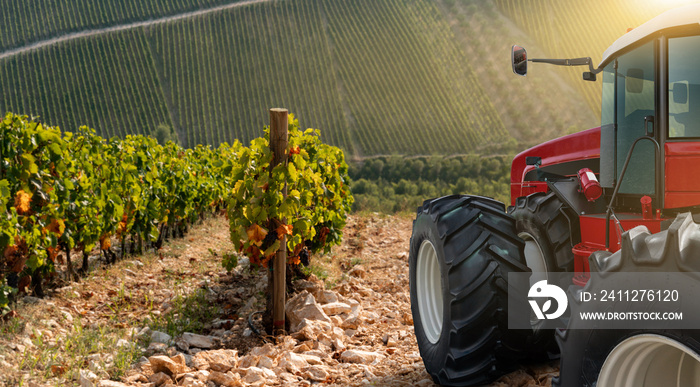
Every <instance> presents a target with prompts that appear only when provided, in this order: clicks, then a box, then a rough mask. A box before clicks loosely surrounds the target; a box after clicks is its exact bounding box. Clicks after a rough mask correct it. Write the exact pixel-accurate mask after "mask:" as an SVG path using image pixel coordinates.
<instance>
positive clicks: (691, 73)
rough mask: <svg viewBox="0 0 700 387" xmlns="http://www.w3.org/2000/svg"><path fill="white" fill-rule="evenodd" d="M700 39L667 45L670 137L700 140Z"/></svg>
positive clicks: (685, 39)
mask: <svg viewBox="0 0 700 387" xmlns="http://www.w3.org/2000/svg"><path fill="white" fill-rule="evenodd" d="M698 58H700V37H698V36H688V37H683V38H674V39H669V41H668V82H669V90H668V93H669V94H668V101H669V106H668V110H669V111H668V112H669V117H668V136H669V138H682V137H700V70H698V64H697V61H698Z"/></svg>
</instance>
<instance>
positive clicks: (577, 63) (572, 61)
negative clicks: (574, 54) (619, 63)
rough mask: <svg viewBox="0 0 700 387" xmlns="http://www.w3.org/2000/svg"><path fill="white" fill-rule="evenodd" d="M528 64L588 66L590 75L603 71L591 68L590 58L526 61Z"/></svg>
mask: <svg viewBox="0 0 700 387" xmlns="http://www.w3.org/2000/svg"><path fill="white" fill-rule="evenodd" d="M527 61H528V62H532V63H548V64H553V65H556V66H585V65H588V69H589V71H590V72H591V73H592V74H598V73H599V72H601V71H603V69H596V68H594V67H593V61H592V60H591V58H574V59H528V60H527Z"/></svg>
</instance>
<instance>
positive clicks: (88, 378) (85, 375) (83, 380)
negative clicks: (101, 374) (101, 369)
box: [79, 370, 97, 387]
mask: <svg viewBox="0 0 700 387" xmlns="http://www.w3.org/2000/svg"><path fill="white" fill-rule="evenodd" d="M79 374H80V376H79V382H80V387H93V386H94V385H95V382H96V381H97V375H95V374H94V373H93V372H92V371H90V370H80V372H79Z"/></svg>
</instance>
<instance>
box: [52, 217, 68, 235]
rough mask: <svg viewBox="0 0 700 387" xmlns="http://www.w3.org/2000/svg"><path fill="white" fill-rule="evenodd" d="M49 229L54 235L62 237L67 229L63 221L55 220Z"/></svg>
mask: <svg viewBox="0 0 700 387" xmlns="http://www.w3.org/2000/svg"><path fill="white" fill-rule="evenodd" d="M47 229H48V230H49V231H51V232H52V233H54V234H57V235H58V236H61V235H63V231H65V229H66V223H65V222H64V221H63V220H62V219H54V220H52V221H51V224H49V227H47Z"/></svg>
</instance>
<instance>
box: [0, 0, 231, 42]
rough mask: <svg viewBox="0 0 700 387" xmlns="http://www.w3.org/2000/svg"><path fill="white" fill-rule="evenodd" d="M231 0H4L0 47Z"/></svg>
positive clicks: (0, 3) (0, 26) (190, 9)
mask: <svg viewBox="0 0 700 387" xmlns="http://www.w3.org/2000/svg"><path fill="white" fill-rule="evenodd" d="M233 2H235V1H231V0H147V1H146V0H97V1H96V0H21V1H17V0H0V9H2V13H1V14H0V21H2V22H1V23H0V50H6V49H8V48H13V47H17V46H24V45H27V44H29V43H33V42H36V41H38V40H44V39H49V38H53V37H55V36H60V35H63V34H66V33H70V32H77V31H82V30H86V29H94V28H101V27H108V26H112V25H116V24H123V23H128V22H134V21H141V20H147V19H154V18H158V17H163V16H169V15H174V14H178V13H182V12H186V11H193V10H197V9H202V8H209V7H212V6H215V5H220V4H225V3H233Z"/></svg>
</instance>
